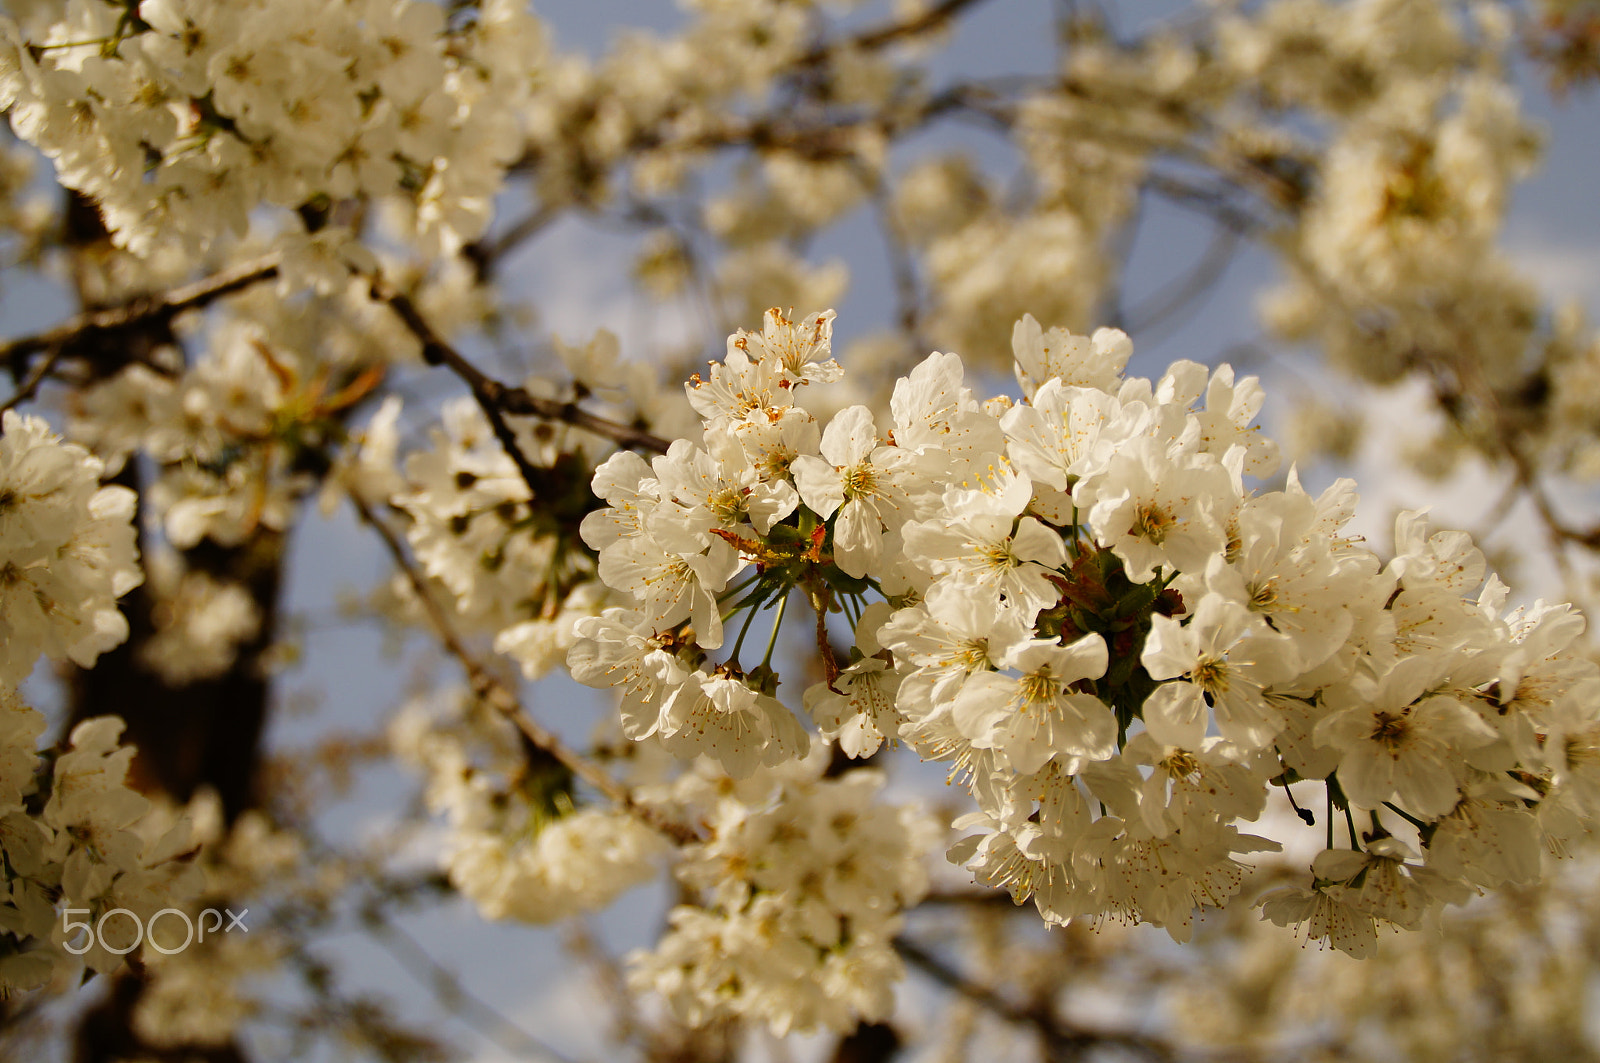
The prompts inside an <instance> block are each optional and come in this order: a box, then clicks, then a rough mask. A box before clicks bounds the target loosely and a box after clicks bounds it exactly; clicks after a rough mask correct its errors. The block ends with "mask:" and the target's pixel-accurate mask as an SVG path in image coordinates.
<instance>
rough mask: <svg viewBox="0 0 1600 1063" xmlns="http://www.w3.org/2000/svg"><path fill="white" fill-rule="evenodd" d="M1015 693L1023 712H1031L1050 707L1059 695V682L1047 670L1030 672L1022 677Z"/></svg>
mask: <svg viewBox="0 0 1600 1063" xmlns="http://www.w3.org/2000/svg"><path fill="white" fill-rule="evenodd" d="M1017 692H1018V694H1019V696H1020V700H1021V703H1022V704H1021V708H1022V711H1023V712H1032V711H1033V710H1034V709H1037V708H1042V707H1048V706H1050V705H1051V704H1052V703H1053V702H1054V701H1055V699H1056V698H1057V697H1059V696H1060V694H1061V680H1060V679H1058V678H1056V677H1055V676H1053V675H1051V674H1050V671H1049V669H1048V668H1047V669H1044V670H1043V671H1038V672H1032V673H1029V674H1028V675H1025V676H1023V677H1022V679H1021V680H1020V681H1019V682H1018V683H1017Z"/></svg>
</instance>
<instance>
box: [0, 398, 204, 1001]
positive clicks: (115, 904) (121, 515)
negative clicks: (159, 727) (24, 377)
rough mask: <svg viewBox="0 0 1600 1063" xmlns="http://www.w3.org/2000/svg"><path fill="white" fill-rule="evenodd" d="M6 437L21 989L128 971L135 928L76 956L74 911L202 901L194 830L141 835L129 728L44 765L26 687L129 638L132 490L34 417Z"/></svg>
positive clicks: (7, 940)
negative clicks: (41, 668)
mask: <svg viewBox="0 0 1600 1063" xmlns="http://www.w3.org/2000/svg"><path fill="white" fill-rule="evenodd" d="M0 428H3V430H4V431H3V434H0V857H3V860H0V864H3V872H0V928H3V930H0V991H10V990H14V989H23V988H31V987H34V986H37V985H40V984H41V983H43V982H47V981H49V980H50V979H51V978H52V977H54V976H56V975H57V974H58V973H65V972H67V971H70V970H73V969H80V970H81V965H83V964H87V965H88V966H89V967H91V968H93V969H94V970H97V971H108V970H111V969H112V968H114V967H116V966H118V965H119V964H121V962H122V957H121V954H120V953H117V952H115V951H113V950H116V949H118V948H120V947H121V946H122V945H123V944H125V943H127V941H128V939H129V938H130V937H131V936H132V934H133V931H134V927H133V923H132V921H131V920H129V919H127V918H126V917H119V918H118V919H114V920H111V921H108V922H107V923H106V928H105V932H104V933H103V934H99V933H97V934H95V935H92V940H91V941H90V942H88V943H87V944H84V943H79V942H76V941H73V942H71V944H73V946H74V950H76V953H77V954H71V953H69V951H68V950H67V949H65V948H64V945H66V944H68V943H69V937H68V935H67V934H66V933H65V927H64V925H63V921H62V918H61V912H62V911H64V910H65V909H68V908H72V909H77V910H78V911H79V913H80V916H81V914H82V913H84V912H87V913H88V918H89V920H90V921H91V923H96V922H98V919H99V917H100V916H101V915H102V914H103V913H105V912H109V911H112V910H113V909H117V908H124V909H127V910H129V911H131V912H133V913H134V914H135V915H136V916H138V917H139V918H140V919H143V918H144V917H147V916H149V915H151V914H153V913H154V912H156V911H158V910H159V909H161V908H163V907H165V906H166V905H167V904H168V903H169V900H170V899H172V898H181V897H182V896H184V895H185V893H186V892H188V891H192V888H193V886H194V876H195V872H194V871H193V869H192V868H191V867H189V866H188V865H187V864H186V863H185V862H184V861H182V860H179V859H177V858H178V857H180V856H181V855H182V854H183V853H184V851H185V849H186V848H187V844H188V835H187V828H186V826H185V825H184V824H182V823H178V824H177V825H176V826H173V827H172V829H171V830H168V831H164V832H162V833H160V834H149V833H148V832H147V831H146V832H145V833H141V829H142V828H140V827H136V824H138V821H139V820H140V819H141V817H143V816H144V813H145V811H146V810H147V809H148V807H149V804H148V802H147V801H146V800H145V799H144V798H143V797H140V796H139V795H138V794H136V793H134V792H133V791H132V790H130V789H129V788H128V787H127V785H126V784H125V782H124V778H125V776H126V774H127V770H128V764H129V762H130V761H131V760H132V758H133V748H132V747H130V746H119V745H118V742H117V739H118V736H119V735H120V734H121V733H122V726H123V725H122V721H121V720H118V719H117V718H115V717H110V716H104V717H99V718H97V719H93V720H86V721H84V722H83V723H80V724H79V725H78V726H77V727H75V728H74V729H73V731H72V735H71V738H70V741H69V746H68V748H67V749H66V750H64V751H62V752H61V753H59V755H55V756H53V757H51V758H46V757H44V756H42V755H41V751H40V750H39V749H38V741H39V737H40V735H42V734H43V732H44V730H45V719H44V717H43V716H42V715H41V714H40V713H39V712H37V711H36V710H34V709H32V708H30V707H29V706H28V705H27V704H25V703H24V702H23V700H22V698H21V696H20V695H19V694H18V693H17V686H18V684H19V683H21V682H22V680H24V679H25V678H27V676H28V674H29V673H30V672H31V671H32V670H33V667H34V664H35V663H36V662H37V660H38V659H39V657H40V656H41V655H45V656H48V657H50V658H51V659H54V660H57V661H63V662H66V661H71V662H72V663H74V664H77V665H80V666H83V667H88V666H90V665H92V664H93V663H94V661H95V659H96V658H97V657H98V656H99V655H100V654H101V653H104V652H105V651H107V650H109V649H111V648H113V647H114V646H116V645H117V644H119V643H120V642H122V641H123V640H124V639H126V638H127V635H128V628H127V621H126V620H124V619H123V617H122V614H121V613H120V612H119V611H118V610H117V606H116V599H117V598H118V597H119V596H120V595H121V594H123V593H124V592H126V591H128V590H129V589H131V588H133V587H135V586H137V585H138V584H139V582H140V581H141V580H142V579H143V574H142V573H141V572H140V570H139V565H138V549H137V543H136V539H135V533H134V527H133V514H134V494H133V492H132V491H130V490H128V489H127V488H125V487H115V486H112V487H102V486H101V485H100V474H101V471H102V466H101V463H100V461H99V459H97V458H95V457H92V456H91V455H90V454H89V453H88V452H87V451H85V450H84V449H83V448H82V447H80V446H76V445H74V444H70V443H62V442H61V440H60V439H59V438H58V437H56V436H55V435H54V434H52V433H51V432H50V429H49V427H48V425H46V424H45V422H44V421H43V420H41V419H39V418H37V417H25V416H22V415H19V414H17V413H16V412H14V411H12V410H7V411H5V413H4V416H3V419H0ZM79 921H80V922H81V921H82V920H81V918H80V920H79Z"/></svg>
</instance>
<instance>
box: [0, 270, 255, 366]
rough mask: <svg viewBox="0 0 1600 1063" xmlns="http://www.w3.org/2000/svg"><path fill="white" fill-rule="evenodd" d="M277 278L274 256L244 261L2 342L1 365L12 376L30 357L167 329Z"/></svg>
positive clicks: (64, 353) (65, 352)
mask: <svg viewBox="0 0 1600 1063" xmlns="http://www.w3.org/2000/svg"><path fill="white" fill-rule="evenodd" d="M277 275H278V256H277V255H276V254H271V255H264V256H262V257H261V258H256V259H251V260H250V261H248V262H241V263H239V264H238V265H237V266H233V267H231V268H229V269H225V270H222V271H221V272H219V273H214V274H212V275H211V276H209V277H205V278H203V279H201V280H198V281H195V282H194V283H193V284H185V285H181V286H179V287H177V288H170V289H168V290H167V291H165V292H161V293H159V294H156V295H145V296H140V297H139V298H137V299H131V300H129V301H128V302H126V303H123V304H122V305H121V306H114V307H110V308H108V309H105V310H93V311H90V312H88V313H85V314H79V315H78V316H76V317H74V318H72V319H71V320H69V321H66V322H64V323H63V324H60V325H57V326H56V327H55V328H53V329H49V330H48V331H45V332H38V333H34V334H33V335H30V336H19V337H17V338H16V339H14V340H8V341H6V342H5V343H0V363H4V364H6V365H8V366H9V367H10V368H11V371H12V373H13V374H18V373H20V372H21V368H22V365H23V364H24V363H25V361H26V359H27V357H28V356H29V355H31V354H37V353H38V352H40V351H47V350H54V349H56V348H60V349H61V354H60V355H57V357H58V358H59V357H71V356H72V355H74V354H75V353H77V352H78V351H80V350H82V349H83V348H84V347H86V346H87V345H88V343H89V342H90V341H91V340H95V339H103V338H105V337H106V336H108V335H110V334H115V333H119V332H126V331H128V330H131V329H136V328H145V327H148V326H150V325H152V324H166V323H168V322H170V321H171V320H172V319H173V318H174V317H176V316H177V315H178V314H180V313H182V312H183V311H185V310H199V309H201V308H203V307H205V306H207V305H209V304H210V303H212V302H215V301H216V300H217V299H220V298H222V297H223V296H225V295H232V294H234V293H235V292H240V291H243V290H244V289H246V288H249V287H250V286H252V285H254V284H258V283H260V282H261V281H264V280H271V279H272V278H273V277H276V276H277Z"/></svg>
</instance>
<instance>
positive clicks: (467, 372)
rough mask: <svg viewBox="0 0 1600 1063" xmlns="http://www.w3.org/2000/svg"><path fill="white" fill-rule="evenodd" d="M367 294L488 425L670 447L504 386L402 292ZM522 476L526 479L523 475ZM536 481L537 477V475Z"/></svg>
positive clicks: (384, 286) (378, 289)
mask: <svg viewBox="0 0 1600 1063" xmlns="http://www.w3.org/2000/svg"><path fill="white" fill-rule="evenodd" d="M371 290H372V297H373V298H374V299H376V300H378V301H379V302H381V303H384V304H385V305H387V306H388V307H389V309H391V310H393V311H394V313H395V316H397V317H398V318H399V319H400V321H401V322H402V323H403V324H404V325H405V326H406V328H407V329H408V330H410V332H411V334H412V335H413V336H415V337H416V338H417V339H418V340H419V341H421V343H422V360H423V361H424V362H427V363H428V364H429V365H442V366H445V367H446V368H448V369H449V370H450V371H451V372H453V373H455V374H456V376H458V377H460V378H461V379H462V380H463V381H464V382H465V383H466V385H467V386H468V387H469V388H471V389H472V395H473V397H474V398H475V399H477V400H478V405H479V406H481V407H483V411H484V413H485V414H486V415H487V416H488V417H489V419H490V424H491V425H494V424H495V422H496V419H497V415H498V414H503V413H509V414H513V415H516V416H526V417H539V418H542V419H544V420H546V421H559V422H561V423H562V424H570V425H572V426H574V427H576V428H582V429H583V430H584V431H586V432H592V433H594V434H595V435H597V436H601V437H603V438H606V439H609V440H611V441H612V442H613V443H615V444H617V445H618V446H619V447H624V448H627V449H630V450H648V451H654V452H656V453H658V454H665V453H666V452H667V447H668V446H669V445H670V444H669V442H668V441H667V440H665V439H662V438H661V437H660V436H658V435H655V434H653V433H651V432H647V431H645V430H644V429H642V428H635V427H634V426H632V425H626V424H622V423H620V422H618V421H612V420H608V419H606V418H604V417H600V416H598V415H596V414H593V413H590V412H589V411H588V410H585V409H583V408H582V407H581V406H579V405H578V404H577V403H575V402H561V401H559V400H557V399H547V398H542V397H540V396H538V395H533V394H530V393H529V392H528V391H527V390H526V389H525V388H519V387H507V386H506V385H504V384H502V383H500V381H498V380H495V379H494V378H493V377H491V376H489V375H488V374H486V373H484V372H483V371H482V370H480V369H479V368H478V367H477V366H475V365H473V364H472V363H471V362H469V361H468V360H467V359H466V357H465V356H464V355H462V354H461V352H460V351H458V350H456V349H455V348H454V347H452V346H451V345H450V344H449V343H447V342H446V341H445V340H444V339H443V338H442V337H441V336H440V335H439V334H438V333H437V332H435V331H434V330H433V326H431V325H429V324H428V322H427V319H426V318H424V317H423V316H422V314H421V312H420V311H418V310H417V307H416V304H415V303H413V302H412V301H411V299H410V297H408V296H407V295H406V294H405V293H404V292H401V291H397V290H396V289H395V288H394V287H393V286H392V285H390V284H389V283H388V282H387V281H385V280H383V279H382V278H375V279H374V280H373V281H372V289H371ZM501 424H503V422H501ZM506 431H507V432H509V431H510V430H509V429H506ZM495 434H496V435H497V436H499V435H500V427H499V426H496V428H495ZM501 442H502V444H504V443H505V442H506V440H505V439H503V438H502V439H501ZM508 450H509V451H510V452H511V457H512V459H513V460H517V457H518V453H519V451H517V450H516V449H515V448H514V447H508ZM526 461H527V459H526V457H524V458H522V459H521V461H519V462H518V467H519V469H520V468H521V467H522V465H523V464H524V463H525V462H526ZM523 471H524V478H525V479H526V478H527V470H523ZM535 476H536V477H537V473H535Z"/></svg>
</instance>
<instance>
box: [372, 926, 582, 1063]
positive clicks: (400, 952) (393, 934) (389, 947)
mask: <svg viewBox="0 0 1600 1063" xmlns="http://www.w3.org/2000/svg"><path fill="white" fill-rule="evenodd" d="M362 922H363V923H364V924H365V925H366V926H367V928H368V929H370V930H371V931H372V932H373V937H374V939H375V940H376V941H377V942H378V944H379V945H380V946H382V947H383V948H384V949H385V950H386V951H387V952H388V953H389V955H391V956H393V957H394V958H395V959H396V960H398V961H399V962H400V965H401V966H402V967H404V968H406V970H407V972H408V973H409V974H410V975H411V976H412V977H413V978H415V979H416V980H417V981H418V982H419V983H421V984H422V985H424V986H426V987H427V988H428V989H429V990H430V991H431V992H432V993H433V995H434V997H435V998H436V999H437V1000H438V1001H439V1003H440V1005H441V1006H442V1007H444V1008H445V1010H446V1011H447V1012H448V1013H450V1014H453V1015H455V1016H456V1017H458V1018H462V1017H465V1015H464V1014H463V1013H466V1014H470V1015H471V1016H472V1023H471V1025H472V1028H473V1029H475V1030H477V1031H478V1032H479V1033H481V1034H482V1035H483V1036H485V1037H487V1038H488V1039H489V1040H491V1041H493V1042H494V1043H495V1044H497V1045H499V1046H500V1047H501V1048H503V1049H505V1050H506V1051H507V1052H511V1053H513V1054H515V1055H521V1056H534V1057H539V1058H544V1059H550V1060H554V1061H555V1063H572V1060H571V1058H570V1057H568V1056H566V1055H563V1054H562V1053H561V1052H558V1051H557V1050H556V1049H555V1048H554V1047H552V1046H550V1045H547V1044H545V1043H544V1042H543V1041H541V1040H539V1039H538V1038H537V1037H534V1036H533V1035H532V1034H530V1033H529V1032H528V1031H526V1030H524V1029H523V1028H522V1027H521V1026H518V1025H517V1024H516V1023H514V1022H512V1021H511V1020H510V1019H509V1018H507V1017H506V1016H505V1015H503V1014H502V1013H501V1012H500V1011H499V1010H498V1009H496V1008H495V1007H494V1006H493V1005H491V1004H489V1003H488V1002H487V1001H485V1000H483V999H482V998H480V997H478V996H475V995H474V994H473V993H471V992H470V991H468V989H467V987H466V986H465V985H463V984H462V983H461V978H460V976H459V975H457V974H456V973H455V972H454V971H452V970H450V968H448V967H446V966H445V965H444V964H442V963H440V962H439V961H438V960H436V959H434V958H433V956H432V955H430V954H429V953H428V951H427V950H426V949H424V948H423V947H422V945H421V943H420V942H418V941H417V939H416V938H414V937H412V936H411V935H410V934H408V933H407V932H406V931H405V930H404V929H402V928H401V927H400V926H399V925H398V924H396V923H395V922H394V921H393V920H392V919H390V918H389V916H388V915H387V914H386V913H385V912H384V911H383V910H382V909H380V908H377V907H368V908H366V909H364V910H363V911H362Z"/></svg>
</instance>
